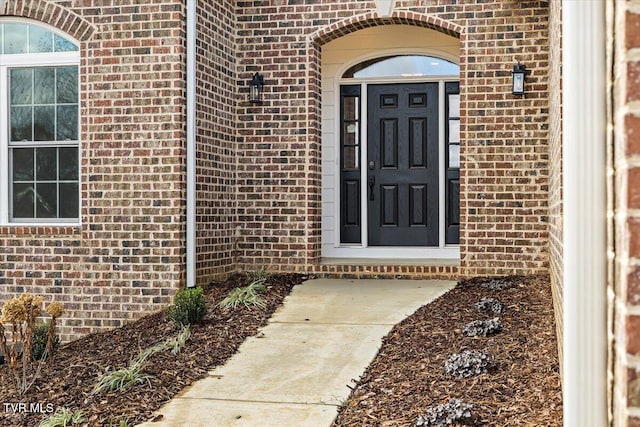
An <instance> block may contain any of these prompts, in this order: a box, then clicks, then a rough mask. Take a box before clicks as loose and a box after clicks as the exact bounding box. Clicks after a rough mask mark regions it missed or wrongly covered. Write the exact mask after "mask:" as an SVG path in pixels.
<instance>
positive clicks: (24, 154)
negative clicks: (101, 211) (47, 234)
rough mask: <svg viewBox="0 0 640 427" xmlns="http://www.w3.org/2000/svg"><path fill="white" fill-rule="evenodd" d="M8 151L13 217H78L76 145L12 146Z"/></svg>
mask: <svg viewBox="0 0 640 427" xmlns="http://www.w3.org/2000/svg"><path fill="white" fill-rule="evenodd" d="M10 152H11V164H12V169H13V172H12V176H13V186H12V192H13V194H12V201H13V218H14V219H27V218H44V219H46V218H77V217H78V188H79V182H78V174H77V161H78V158H77V153H78V150H77V148H73V147H46V148H35V149H34V148H12V149H11V150H10ZM72 161H75V165H71V164H70V163H71V162H72ZM65 169H66V170H65Z"/></svg>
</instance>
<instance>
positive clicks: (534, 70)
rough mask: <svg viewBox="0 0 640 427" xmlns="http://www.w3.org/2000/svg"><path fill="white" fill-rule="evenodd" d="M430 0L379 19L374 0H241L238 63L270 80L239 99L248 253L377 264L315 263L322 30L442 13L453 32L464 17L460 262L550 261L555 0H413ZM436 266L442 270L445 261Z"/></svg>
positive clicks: (503, 266)
mask: <svg viewBox="0 0 640 427" xmlns="http://www.w3.org/2000/svg"><path fill="white" fill-rule="evenodd" d="M421 3H422V2H416V1H400V2H397V5H396V10H395V12H394V14H393V16H392V17H391V18H389V19H387V18H385V19H375V18H374V17H373V11H375V3H374V2H367V1H362V2H352V1H341V2H332V3H320V2H316V1H310V0H308V1H299V2H296V3H295V4H287V5H280V4H275V3H274V2H268V1H240V2H238V6H239V7H238V46H239V49H238V55H239V70H238V77H239V79H240V82H241V83H242V82H244V81H246V80H248V79H249V77H250V75H251V74H252V73H253V72H255V71H258V70H259V71H260V72H262V73H264V74H265V78H266V80H267V82H268V85H267V87H266V94H265V103H264V104H263V105H261V106H249V105H246V104H245V105H243V104H242V103H241V104H240V105H239V109H238V115H239V138H240V141H239V144H240V147H241V150H240V152H242V153H243V156H242V157H241V158H240V159H239V168H238V171H239V175H238V177H239V178H238V188H239V193H238V208H239V219H240V224H241V237H242V240H241V243H240V250H241V251H240V256H241V263H242V265H243V266H245V267H246V268H252V267H251V266H254V267H253V268H255V267H256V266H260V265H270V266H273V268H275V269H279V270H309V269H311V270H314V271H319V272H323V273H331V272H336V273H338V274H342V273H340V272H341V271H342V270H343V269H344V268H347V269H348V271H349V274H358V272H362V273H366V272H367V270H368V269H369V267H367V266H362V267H354V266H349V267H340V266H335V268H333V269H332V267H330V266H325V265H322V266H318V264H317V262H318V260H319V258H320V245H319V238H320V215H321V212H320V199H319V194H320V185H321V184H320V170H319V168H320V162H319V156H320V151H319V138H320V130H319V129H320V123H319V117H320V116H319V112H320V104H319V96H318V91H319V81H320V79H319V77H320V75H319V73H320V72H321V70H320V69H319V57H320V55H319V50H320V49H321V48H322V44H323V43H324V42H326V41H328V39H327V40H325V38H326V37H325V35H324V34H325V33H326V34H329V35H330V36H332V35H340V34H345V33H347V32H350V31H357V30H358V29H359V28H364V27H366V26H371V25H383V24H389V23H394V22H402V23H409V24H411V25H423V26H434V23H435V22H439V23H440V24H439V25H440V26H439V27H438V28H439V29H440V30H441V31H444V32H448V33H452V32H453V33H456V32H457V29H458V28H462V29H464V31H462V34H461V35H460V37H461V52H462V53H461V58H460V66H461V92H462V111H463V113H462V114H463V117H462V138H463V143H462V162H463V165H464V166H463V169H462V171H461V211H462V212H461V214H462V222H463V224H464V225H463V226H462V232H461V252H462V262H461V266H460V273H461V274H462V275H478V274H481V275H495V274H518V273H537V272H546V270H547V268H548V265H549V258H548V175H549V172H548V168H549V166H548V156H549V152H548V150H549V147H548V142H547V138H548V124H549V121H548V119H549V118H548V108H549V105H548V87H547V81H548V13H549V11H548V5H547V2H538V1H530V2H519V1H513V2H512V1H509V2H503V1H500V2H498V1H488V2H482V3H480V2H463V3H464V4H450V2H446V1H441V2H439V1H436V2H432V4H431V5H429V6H416V5H417V4H421ZM342 21H344V23H342ZM332 25H333V26H335V30H333V29H332V27H331V26H332ZM441 27H443V28H441ZM325 28H327V29H328V30H326V31H324V32H323V29H325ZM312 35H313V36H312ZM314 36H315V37H316V39H315V40H313V39H312V40H311V41H310V40H309V39H310V38H313V37H314ZM310 42H311V43H310ZM316 45H317V46H316ZM518 60H520V61H521V62H523V63H524V64H526V66H527V68H528V69H529V70H530V71H531V74H530V75H528V77H527V95H526V97H524V98H517V97H513V96H512V95H511V91H510V86H511V69H512V66H513V65H514V63H515V62H517V61H518ZM275 172H277V173H278V176H277V177H274V173H275ZM283 199H288V202H287V203H283ZM409 270H410V269H409V268H408V267H407V268H405V267H401V268H399V271H400V273H402V274H406V275H414V274H415V273H410V272H409ZM423 270H424V271H430V270H431V268H426V269H423ZM436 270H437V273H436V274H442V273H443V272H444V271H446V270H447V269H446V268H442V269H436Z"/></svg>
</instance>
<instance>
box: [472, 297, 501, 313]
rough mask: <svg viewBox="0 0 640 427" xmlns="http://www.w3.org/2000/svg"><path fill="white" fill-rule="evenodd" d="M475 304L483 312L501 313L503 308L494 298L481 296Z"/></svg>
mask: <svg viewBox="0 0 640 427" xmlns="http://www.w3.org/2000/svg"><path fill="white" fill-rule="evenodd" d="M475 306H476V308H477V309H478V310H479V311H480V312H482V313H484V314H501V313H502V311H503V310H504V306H503V305H502V303H501V302H500V301H498V300H497V299H495V298H482V299H481V300H480V301H478V302H477V303H476V304H475Z"/></svg>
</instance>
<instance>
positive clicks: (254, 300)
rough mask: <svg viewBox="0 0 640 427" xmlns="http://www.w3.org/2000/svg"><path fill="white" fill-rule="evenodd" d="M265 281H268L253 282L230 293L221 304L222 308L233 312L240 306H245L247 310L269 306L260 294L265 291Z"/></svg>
mask: <svg viewBox="0 0 640 427" xmlns="http://www.w3.org/2000/svg"><path fill="white" fill-rule="evenodd" d="M265 280H266V279H264V280H262V279H259V280H256V281H253V282H251V284H250V285H247V286H245V287H242V288H235V289H233V290H232V291H231V292H229V295H228V296H227V297H226V298H225V299H223V300H222V301H221V302H220V304H219V305H220V307H222V308H224V309H233V310H235V309H236V308H238V307H239V306H240V305H243V306H245V307H247V308H251V306H256V307H258V308H264V307H266V306H267V304H266V303H265V302H264V301H263V299H262V297H260V295H259V292H262V291H264V290H265V287H264V282H265Z"/></svg>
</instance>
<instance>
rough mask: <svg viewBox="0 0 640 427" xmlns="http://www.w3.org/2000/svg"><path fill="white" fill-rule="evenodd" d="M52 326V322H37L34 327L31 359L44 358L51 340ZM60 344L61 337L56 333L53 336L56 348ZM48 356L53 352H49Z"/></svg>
mask: <svg viewBox="0 0 640 427" xmlns="http://www.w3.org/2000/svg"><path fill="white" fill-rule="evenodd" d="M50 328H51V324H50V323H44V322H42V323H36V324H35V326H34V327H33V334H32V335H33V337H32V343H31V359H32V360H42V359H43V358H44V356H45V351H46V349H47V341H49V329H50ZM59 346H60V337H58V336H57V335H54V338H53V348H54V350H55V349H57V348H58V347H59ZM47 356H48V357H50V356H51V354H47Z"/></svg>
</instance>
